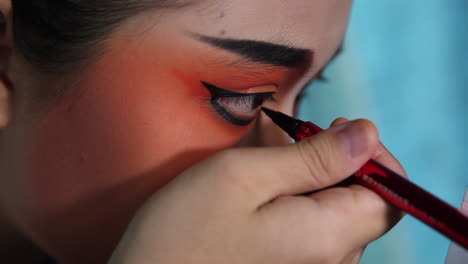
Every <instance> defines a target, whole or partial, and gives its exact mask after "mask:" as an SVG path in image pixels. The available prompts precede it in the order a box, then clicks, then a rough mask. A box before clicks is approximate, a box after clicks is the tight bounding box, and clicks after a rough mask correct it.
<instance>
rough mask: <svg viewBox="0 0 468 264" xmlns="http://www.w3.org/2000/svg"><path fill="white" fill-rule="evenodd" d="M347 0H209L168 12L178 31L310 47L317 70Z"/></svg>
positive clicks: (337, 38)
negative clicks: (181, 9)
mask: <svg viewBox="0 0 468 264" xmlns="http://www.w3.org/2000/svg"><path fill="white" fill-rule="evenodd" d="M351 2H352V1H351V0H341V1H336V0H288V1H285V0H208V1H200V2H199V4H195V5H193V6H190V7H189V8H186V9H184V10H183V11H182V12H173V13H172V12H169V13H171V14H170V15H169V16H170V17H172V16H176V17H172V19H168V20H166V19H164V21H171V22H170V23H172V24H179V25H178V28H179V29H180V30H185V31H190V32H192V33H197V34H203V35H207V36H214V37H225V38H234V39H249V40H260V41H267V42H272V43H277V44H284V45H288V46H293V47H298V48H305V49H310V50H313V51H314V59H315V63H314V65H315V66H314V68H321V67H322V66H323V65H324V64H325V63H326V61H328V59H329V58H330V57H331V56H332V55H333V53H334V51H335V50H336V48H337V47H338V46H339V45H340V44H341V41H342V38H343V35H344V31H345V30H346V25H347V23H348V18H349V12H350V8H351Z"/></svg>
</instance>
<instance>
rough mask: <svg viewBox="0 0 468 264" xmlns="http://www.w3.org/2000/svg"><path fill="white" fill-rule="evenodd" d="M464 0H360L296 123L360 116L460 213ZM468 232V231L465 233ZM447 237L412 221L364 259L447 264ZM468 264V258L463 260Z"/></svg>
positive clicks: (466, 171)
mask: <svg viewBox="0 0 468 264" xmlns="http://www.w3.org/2000/svg"><path fill="white" fill-rule="evenodd" d="M467 49H468V1H467V0H412V1H406V0H380V1H364V0H357V1H355V5H354V10H353V15H352V18H351V24H350V27H349V30H348V33H347V38H346V41H345V45H344V51H343V53H342V55H341V56H339V57H338V58H337V59H336V60H335V61H334V62H333V63H332V64H331V65H330V67H328V68H327V69H326V71H325V74H324V75H325V77H327V78H328V79H329V80H328V81H327V82H315V83H314V84H312V86H311V87H309V89H308V93H307V94H308V95H307V97H306V98H305V99H304V103H303V105H302V107H301V110H300V117H301V118H303V119H307V120H311V121H313V122H316V123H318V124H319V125H321V126H324V127H325V126H328V125H329V124H330V122H331V121H332V120H333V119H335V118H336V117H339V116H344V117H347V118H351V119H354V118H358V117H364V118H368V119H371V120H373V121H374V122H375V123H376V124H377V126H378V127H379V131H380V134H381V138H382V141H383V142H384V143H385V144H386V146H387V147H388V148H389V149H390V151H391V152H392V153H394V154H395V156H396V157H397V158H398V159H399V160H400V161H401V163H402V164H403V166H404V167H405V169H406V171H407V173H408V175H409V176H410V178H411V180H412V181H414V182H416V183H417V184H418V185H420V186H422V187H423V188H425V189H427V190H429V191H430V192H432V193H434V194H436V195H437V196H438V197H440V198H442V199H443V200H445V201H447V202H449V203H450V204H452V205H454V206H456V207H457V208H459V207H460V205H461V202H462V199H463V196H464V193H465V190H466V189H467V188H468V158H467V156H468V148H467V147H468V138H467V135H468V115H467V113H468V104H467V101H468V53H467ZM467 228H468V227H467ZM449 243H450V241H448V240H447V239H445V238H444V237H443V236H442V235H440V234H438V233H437V232H436V231H433V230H432V229H430V228H428V227H427V226H425V225H424V224H422V223H421V222H419V221H418V220H416V219H414V218H413V217H411V216H406V217H405V218H404V220H403V221H402V222H401V223H400V224H399V225H397V227H395V228H394V229H393V230H392V231H391V232H389V233H388V234H387V235H385V236H384V237H383V238H381V239H379V240H378V241H376V242H374V243H372V244H371V245H370V246H369V247H368V249H367V251H366V253H365V255H364V257H363V260H362V262H361V263H364V264H370V263H379V264H387V263H388V264H395V263H403V264H404V263H424V264H432V263H434V264H435V263H437V264H440V263H444V260H445V257H446V254H447V249H448V246H449ZM467 263H468V260H467Z"/></svg>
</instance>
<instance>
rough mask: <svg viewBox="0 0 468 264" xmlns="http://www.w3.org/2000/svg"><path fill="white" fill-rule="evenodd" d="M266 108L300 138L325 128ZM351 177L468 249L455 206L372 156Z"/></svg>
mask: <svg viewBox="0 0 468 264" xmlns="http://www.w3.org/2000/svg"><path fill="white" fill-rule="evenodd" d="M262 111H263V112H264V113H265V114H266V115H267V116H269V117H270V118H271V119H272V120H273V122H274V123H275V124H276V125H278V126H279V127H280V128H282V129H283V130H284V131H285V132H287V133H288V134H289V136H290V137H291V138H293V139H294V140H295V141H296V142H297V141H300V140H302V139H304V138H307V137H311V136H313V135H315V134H317V133H319V132H320V131H323V129H321V128H320V127H318V126H317V125H315V124H313V123H312V122H304V121H302V120H299V119H295V118H293V117H290V116H288V115H285V114H283V113H281V112H277V111H273V110H270V109H268V108H265V107H262ZM351 177H352V178H355V180H356V182H357V183H358V184H361V185H362V186H365V187H367V188H369V189H370V190H372V191H374V192H376V193H377V194H378V195H380V196H381V197H382V198H383V199H384V200H386V201H387V202H389V203H390V204H392V205H394V206H396V207H398V208H399V209H401V210H403V211H405V212H407V213H409V214H411V215H412V216H414V217H416V218H417V219H419V220H421V221H422V222H424V223H426V224H427V225H429V226H430V227H432V228H434V229H435V230H437V231H439V232H440V233H442V234H443V235H445V236H446V237H448V238H450V239H451V240H453V241H455V242H456V243H458V244H460V245H461V246H462V247H464V248H465V249H468V217H467V216H465V215H463V214H462V213H461V212H460V211H458V210H457V209H456V208H455V207H452V206H451V205H449V204H448V203H446V202H444V201H442V200H440V199H439V198H437V197H435V196H434V195H432V194H431V193H429V192H427V191H426V190H424V189H422V188H421V187H419V186H417V185H416V184H414V183H412V182H410V181H409V180H407V179H406V178H405V177H403V176H401V175H399V174H397V173H396V172H394V171H392V170H390V169H388V168H387V167H385V166H384V165H382V164H380V163H379V162H377V161H375V160H369V161H368V162H367V163H366V164H365V165H364V166H363V167H362V168H361V169H360V170H359V171H358V172H356V173H355V174H354V175H353V176H351Z"/></svg>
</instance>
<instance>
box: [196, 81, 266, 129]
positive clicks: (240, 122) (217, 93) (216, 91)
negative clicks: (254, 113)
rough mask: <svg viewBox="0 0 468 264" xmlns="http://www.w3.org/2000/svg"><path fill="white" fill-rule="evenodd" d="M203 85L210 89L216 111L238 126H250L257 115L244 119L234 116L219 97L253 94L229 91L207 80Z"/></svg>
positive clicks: (211, 101) (211, 100)
mask: <svg viewBox="0 0 468 264" xmlns="http://www.w3.org/2000/svg"><path fill="white" fill-rule="evenodd" d="M201 83H202V84H203V86H205V87H206V88H207V89H208V91H209V92H210V93H211V99H210V103H211V105H212V106H213V108H214V109H215V111H216V112H217V113H218V114H219V115H220V116H221V117H222V118H224V119H226V120H227V121H228V122H230V123H232V124H234V125H236V126H248V125H249V124H250V123H252V122H253V121H254V120H255V119H256V117H253V118H249V119H242V118H238V117H236V116H234V115H233V114H231V113H230V112H229V111H228V110H226V108H224V106H222V105H221V104H220V103H219V102H218V99H219V98H220V97H241V96H251V95H252V94H247V93H239V92H234V91H229V90H225V89H222V88H219V87H216V86H214V85H212V84H209V83H206V82H203V81H202V82H201ZM260 94H271V93H260Z"/></svg>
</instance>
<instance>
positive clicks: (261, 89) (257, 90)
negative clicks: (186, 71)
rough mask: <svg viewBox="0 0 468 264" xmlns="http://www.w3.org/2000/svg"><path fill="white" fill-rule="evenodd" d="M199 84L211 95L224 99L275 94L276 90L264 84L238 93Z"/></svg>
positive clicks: (211, 85) (270, 85)
mask: <svg viewBox="0 0 468 264" xmlns="http://www.w3.org/2000/svg"><path fill="white" fill-rule="evenodd" d="M201 83H202V84H203V86H205V87H206V88H207V89H208V90H209V91H210V92H211V93H212V94H217V95H218V96H224V97H228V96H246V95H252V94H258V93H275V92H276V91H277V89H278V88H277V86H276V85H274V84H264V85H259V86H254V87H249V88H245V89H242V91H243V92H238V91H233V90H227V89H223V88H220V87H217V86H215V85H213V84H209V83H206V82H203V81H202V82H201Z"/></svg>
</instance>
